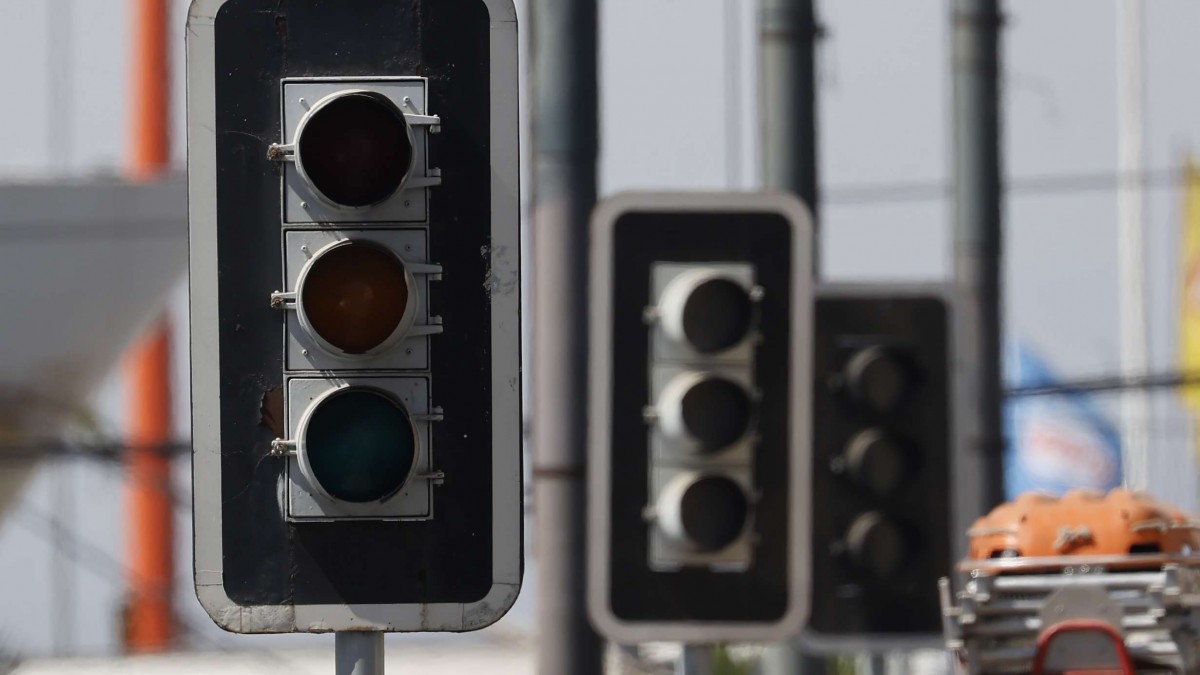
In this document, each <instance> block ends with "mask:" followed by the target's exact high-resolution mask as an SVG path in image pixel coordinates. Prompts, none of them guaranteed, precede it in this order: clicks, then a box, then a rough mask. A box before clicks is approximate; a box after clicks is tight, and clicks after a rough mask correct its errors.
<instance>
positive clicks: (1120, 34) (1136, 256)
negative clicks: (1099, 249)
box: [1117, 0, 1150, 490]
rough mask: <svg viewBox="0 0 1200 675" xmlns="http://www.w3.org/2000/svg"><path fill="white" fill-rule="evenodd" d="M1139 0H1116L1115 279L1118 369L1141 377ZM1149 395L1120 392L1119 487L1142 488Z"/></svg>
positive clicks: (1144, 341) (1144, 349) (1144, 318)
mask: <svg viewBox="0 0 1200 675" xmlns="http://www.w3.org/2000/svg"><path fill="white" fill-rule="evenodd" d="M1144 61H1145V50H1144V48H1143V47H1142V1H1141V0H1117V171H1118V173H1119V175H1120V177H1121V178H1120V187H1119V188H1118V189H1117V217H1118V221H1117V256H1118V257H1117V285H1118V287H1119V288H1120V304H1119V307H1120V317H1121V323H1120V326H1121V374H1123V375H1124V376H1125V377H1142V376H1144V375H1145V374H1146V372H1147V371H1148V370H1149V368H1150V358H1149V353H1148V346H1147V345H1148V342H1149V336H1148V334H1147V332H1148V331H1147V327H1148V326H1149V325H1150V317H1149V315H1148V313H1147V308H1146V229H1145V215H1146V202H1145V194H1144V191H1143V189H1142V181H1143V177H1142V174H1143V172H1144V171H1145V169H1146V167H1145V162H1144V160H1143V156H1144V154H1145V152H1144V151H1145V145H1146V143H1145V138H1144V137H1145V133H1144V129H1145V123H1144V121H1143V114H1142V113H1143V106H1142V103H1143V101H1144V99H1145V96H1146V89H1145V84H1144V81H1145V80H1144V78H1143V72H1144V70H1145V65H1144ZM1149 432H1150V399H1149V396H1148V394H1147V393H1146V392H1144V391H1141V390H1139V389H1133V390H1130V391H1126V392H1122V394H1121V455H1122V456H1121V460H1122V461H1121V463H1122V466H1123V468H1124V480H1125V487H1127V488H1129V489H1131V490H1145V489H1146V488H1147V482H1146V472H1147V469H1148V466H1147V456H1146V452H1147V445H1148V444H1149V436H1150V433H1149Z"/></svg>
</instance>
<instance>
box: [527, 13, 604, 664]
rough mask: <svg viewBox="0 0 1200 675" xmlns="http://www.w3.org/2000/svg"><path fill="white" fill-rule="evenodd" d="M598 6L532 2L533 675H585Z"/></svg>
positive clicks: (594, 656)
mask: <svg viewBox="0 0 1200 675" xmlns="http://www.w3.org/2000/svg"><path fill="white" fill-rule="evenodd" d="M596 2H597V0H532V2H531V5H530V13H531V18H532V20H533V35H532V49H531V51H532V54H533V74H532V78H531V80H532V82H533V92H532V105H533V149H534V165H533V180H534V186H533V232H532V235H531V240H532V247H533V264H532V265H530V269H531V270H532V276H533V279H532V286H533V336H532V342H533V345H532V349H531V351H530V352H529V353H531V354H532V355H533V364H532V373H531V376H532V381H533V391H532V395H533V412H532V417H531V420H530V427H531V429H530V436H531V440H532V444H533V479H534V509H535V519H536V522H537V536H536V541H537V544H538V551H537V562H538V615H537V616H538V631H539V639H538V658H537V668H538V672H539V673H542V674H543V675H563V674H564V673H571V675H593V674H597V675H598V674H599V673H600V672H601V669H602V659H601V657H602V650H601V642H600V639H599V638H598V637H597V636H596V633H595V632H594V631H593V630H592V627H591V625H590V624H589V623H588V619H587V602H586V550H585V542H586V541H587V538H586V536H585V534H586V533H585V531H584V528H585V523H586V504H587V502H586V498H585V496H586V495H585V492H584V490H585V486H586V484H587V482H586V480H585V478H586V477H585V475H584V470H585V467H586V464H587V461H586V460H587V451H586V450H587V405H588V403H587V306H588V302H587V280H588V265H587V260H588V255H587V252H588V221H589V218H590V215H591V211H592V207H593V206H594V205H595V202H596V157H597V154H598V152H599V131H598V126H599V123H598V111H597V97H598V92H597V89H598V87H597V65H596V63H597V49H596V22H597V6H596Z"/></svg>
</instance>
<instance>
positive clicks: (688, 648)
mask: <svg viewBox="0 0 1200 675" xmlns="http://www.w3.org/2000/svg"><path fill="white" fill-rule="evenodd" d="M712 673H713V646H712V645H686V644H685V645H683V651H681V652H680V654H679V662H678V663H677V664H676V667H675V674H676V675H712Z"/></svg>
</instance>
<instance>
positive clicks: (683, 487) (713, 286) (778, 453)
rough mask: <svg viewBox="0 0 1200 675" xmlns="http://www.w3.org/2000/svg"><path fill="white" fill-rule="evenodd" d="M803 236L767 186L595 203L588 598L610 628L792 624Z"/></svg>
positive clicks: (804, 336)
mask: <svg viewBox="0 0 1200 675" xmlns="http://www.w3.org/2000/svg"><path fill="white" fill-rule="evenodd" d="M811 248H812V225H811V221H810V220H809V216H808V213H807V210H806V209H805V208H804V206H803V205H802V204H800V203H799V202H798V201H796V200H795V199H793V198H790V197H785V196H782V195H777V194H738V193H731V194H719V193H718V194H701V193H692V194H687V193H683V194H626V195H622V196H619V197H616V198H613V199H611V200H609V201H607V202H605V203H604V204H602V205H601V206H600V207H598V208H597V210H596V212H595V214H594V216H593V222H592V260H591V265H592V267H591V290H592V297H591V328H590V331H591V338H590V345H591V359H590V363H591V373H590V379H591V383H592V390H591V400H590V404H589V407H590V430H591V437H590V443H589V445H590V447H589V464H588V476H589V505H588V508H589V533H588V558H589V575H588V577H589V579H588V585H589V592H588V604H589V612H590V614H591V617H592V621H593V623H594V624H595V625H596V627H597V628H598V629H599V630H600V631H601V632H602V633H604V634H605V635H606V636H608V637H609V638H611V639H613V640H615V641H618V642H626V643H631V642H645V641H652V640H685V641H693V642H713V641H718V640H738V639H741V640H751V639H753V640H760V639H761V640H767V639H777V638H783V637H787V636H788V635H792V634H794V633H796V632H798V631H799V630H800V628H801V626H802V624H803V621H804V618H805V616H806V615H807V592H808V583H807V577H806V575H805V568H804V564H805V561H806V559H807V551H806V547H807V543H808V512H807V509H806V506H807V503H806V500H805V499H804V498H803V490H804V486H805V485H806V484H807V479H806V475H807V469H808V443H807V438H808V429H809V426H808V425H809V420H808V414H807V408H808V406H807V405H806V401H807V396H808V394H809V391H808V383H809V381H810V377H809V372H810V371H809V367H810V352H809V337H810V335H811V311H812V291H811V288H812V286H811V269H812V267H811V256H812V253H811ZM796 411H799V412H796Z"/></svg>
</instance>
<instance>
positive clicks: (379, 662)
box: [333, 631, 383, 675]
mask: <svg viewBox="0 0 1200 675" xmlns="http://www.w3.org/2000/svg"><path fill="white" fill-rule="evenodd" d="M333 649H334V662H335V663H336V664H337V666H336V671H335V672H336V675H383V633H374V632H366V631H359V632H353V633H350V632H347V633H334V637H333Z"/></svg>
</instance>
